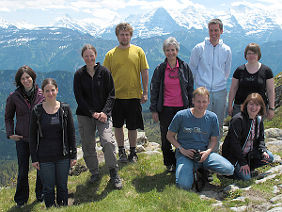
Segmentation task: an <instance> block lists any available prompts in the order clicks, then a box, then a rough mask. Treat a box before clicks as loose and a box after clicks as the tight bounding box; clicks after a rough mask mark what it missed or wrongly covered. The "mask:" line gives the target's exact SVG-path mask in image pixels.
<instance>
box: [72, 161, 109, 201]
mask: <svg viewBox="0 0 282 212" xmlns="http://www.w3.org/2000/svg"><path fill="white" fill-rule="evenodd" d="M108 174H109V170H108V169H107V167H106V166H105V165H103V166H102V167H100V179H99V180H98V181H97V182H95V183H90V182H89V181H87V182H85V183H84V184H80V185H78V186H77V187H76V192H75V193H74V194H73V199H74V202H73V205H79V204H81V203H86V202H97V201H100V200H103V199H104V198H106V197H107V195H108V194H109V193H110V192H111V191H112V190H114V187H113V185H112V184H111V183H110V181H108V182H107V185H106V187H105V188H104V190H103V191H102V192H100V191H99V189H100V187H102V186H103V185H102V178H103V176H104V175H108Z"/></svg>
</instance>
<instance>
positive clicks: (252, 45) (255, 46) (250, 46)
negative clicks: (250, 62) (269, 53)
mask: <svg viewBox="0 0 282 212" xmlns="http://www.w3.org/2000/svg"><path fill="white" fill-rule="evenodd" d="M249 50H250V51H252V52H254V53H255V54H257V55H258V60H260V58H261V51H260V47H259V45H258V44H257V43H249V44H248V45H247V46H246V48H245V52H244V56H245V59H246V60H247V52H248V51H249Z"/></svg>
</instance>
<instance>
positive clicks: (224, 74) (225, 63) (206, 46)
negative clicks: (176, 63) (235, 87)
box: [189, 19, 232, 151]
mask: <svg viewBox="0 0 282 212" xmlns="http://www.w3.org/2000/svg"><path fill="white" fill-rule="evenodd" d="M208 29H209V38H206V39H205V40H204V41H203V42H201V43H199V44H197V45H196V46H195V47H194V48H193V50H192V52H191V57H190V62H189V67H190V69H191V71H192V73H193V77H194V82H195V86H196V88H198V87H205V88H207V89H208V91H209V92H210V104H209V107H208V110H210V111H213V112H214V113H215V114H216V115H217V118H218V121H219V129H220V136H219V137H218V141H219V140H220V138H221V136H222V132H223V120H224V113H225V108H226V96H227V89H226V82H227V79H228V76H229V74H230V69H231V60H232V58H231V49H230V47H229V46H227V45H226V44H224V43H223V41H222V39H220V36H221V34H222V33H223V24H222V22H221V20H220V19H212V20H211V21H210V22H209V23H208ZM218 148H219V142H218V144H217V147H216V148H215V150H216V151H218Z"/></svg>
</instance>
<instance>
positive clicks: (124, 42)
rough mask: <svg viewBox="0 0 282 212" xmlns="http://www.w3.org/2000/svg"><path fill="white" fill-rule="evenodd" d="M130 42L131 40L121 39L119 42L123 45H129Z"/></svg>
mask: <svg viewBox="0 0 282 212" xmlns="http://www.w3.org/2000/svg"><path fill="white" fill-rule="evenodd" d="M129 43H130V41H120V42H119V44H120V45H121V46H128V44H129Z"/></svg>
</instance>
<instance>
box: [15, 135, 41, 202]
mask: <svg viewBox="0 0 282 212" xmlns="http://www.w3.org/2000/svg"><path fill="white" fill-rule="evenodd" d="M16 150H17V157H18V178H17V189H16V193H15V196H14V200H15V202H16V203H18V204H23V203H26V202H27V201H28V198H29V183H28V171H29V157H30V151H29V143H28V142H25V141H22V140H21V141H16ZM35 193H36V198H37V199H40V198H41V195H42V183H41V180H40V177H39V172H37V177H36V187H35Z"/></svg>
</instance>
